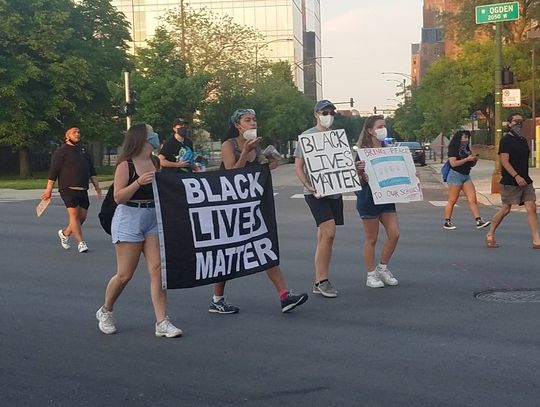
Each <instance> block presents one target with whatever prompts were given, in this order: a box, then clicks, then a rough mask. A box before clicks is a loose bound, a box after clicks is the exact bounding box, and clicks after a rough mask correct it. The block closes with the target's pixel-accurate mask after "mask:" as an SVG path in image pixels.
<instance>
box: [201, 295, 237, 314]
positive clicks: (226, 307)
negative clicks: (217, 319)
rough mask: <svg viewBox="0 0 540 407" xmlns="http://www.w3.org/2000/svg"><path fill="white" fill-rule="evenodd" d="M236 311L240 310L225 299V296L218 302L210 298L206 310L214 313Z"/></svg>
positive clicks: (234, 312)
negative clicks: (208, 306)
mask: <svg viewBox="0 0 540 407" xmlns="http://www.w3.org/2000/svg"><path fill="white" fill-rule="evenodd" d="M238 311H240V308H238V307H235V306H234V305H231V304H229V303H228V302H226V301H225V298H222V299H221V300H219V301H218V302H214V300H211V301H210V308H209V309H208V312H212V313H215V314H236V313H237V312H238Z"/></svg>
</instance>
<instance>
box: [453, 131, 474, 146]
mask: <svg viewBox="0 0 540 407" xmlns="http://www.w3.org/2000/svg"><path fill="white" fill-rule="evenodd" d="M464 134H465V135H466V136H467V138H468V139H469V143H468V144H467V148H466V150H467V151H471V132H470V131H469V130H458V131H456V132H455V133H454V135H453V136H452V139H450V143H448V150H450V149H451V148H459V146H460V144H461V137H462V136H463V135H464Z"/></svg>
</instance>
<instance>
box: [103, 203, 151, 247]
mask: <svg viewBox="0 0 540 407" xmlns="http://www.w3.org/2000/svg"><path fill="white" fill-rule="evenodd" d="M157 234H158V225H157V217H156V208H133V207H131V206H127V205H122V204H120V205H118V206H117V207H116V211H115V212H114V216H113V219H112V224H111V237H112V242H113V243H118V242H127V243H139V242H144V241H145V239H146V237H147V236H153V235H157Z"/></svg>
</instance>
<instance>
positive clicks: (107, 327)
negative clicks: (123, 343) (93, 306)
mask: <svg viewBox="0 0 540 407" xmlns="http://www.w3.org/2000/svg"><path fill="white" fill-rule="evenodd" d="M96 318H97V320H98V321H99V323H98V327H99V330H100V331H101V332H103V333H104V334H107V335H110V334H113V333H115V332H116V326H115V325H114V317H113V313H112V311H106V310H104V309H103V307H101V308H100V309H98V310H97V312H96Z"/></svg>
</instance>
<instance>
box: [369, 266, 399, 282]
mask: <svg viewBox="0 0 540 407" xmlns="http://www.w3.org/2000/svg"><path fill="white" fill-rule="evenodd" d="M375 272H376V273H377V274H378V275H379V279H380V280H381V281H382V282H383V283H384V284H386V285H398V281H397V279H396V278H395V277H394V276H393V275H392V272H391V271H390V270H388V268H384V269H383V268H381V267H380V266H377V267H376V268H375Z"/></svg>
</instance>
